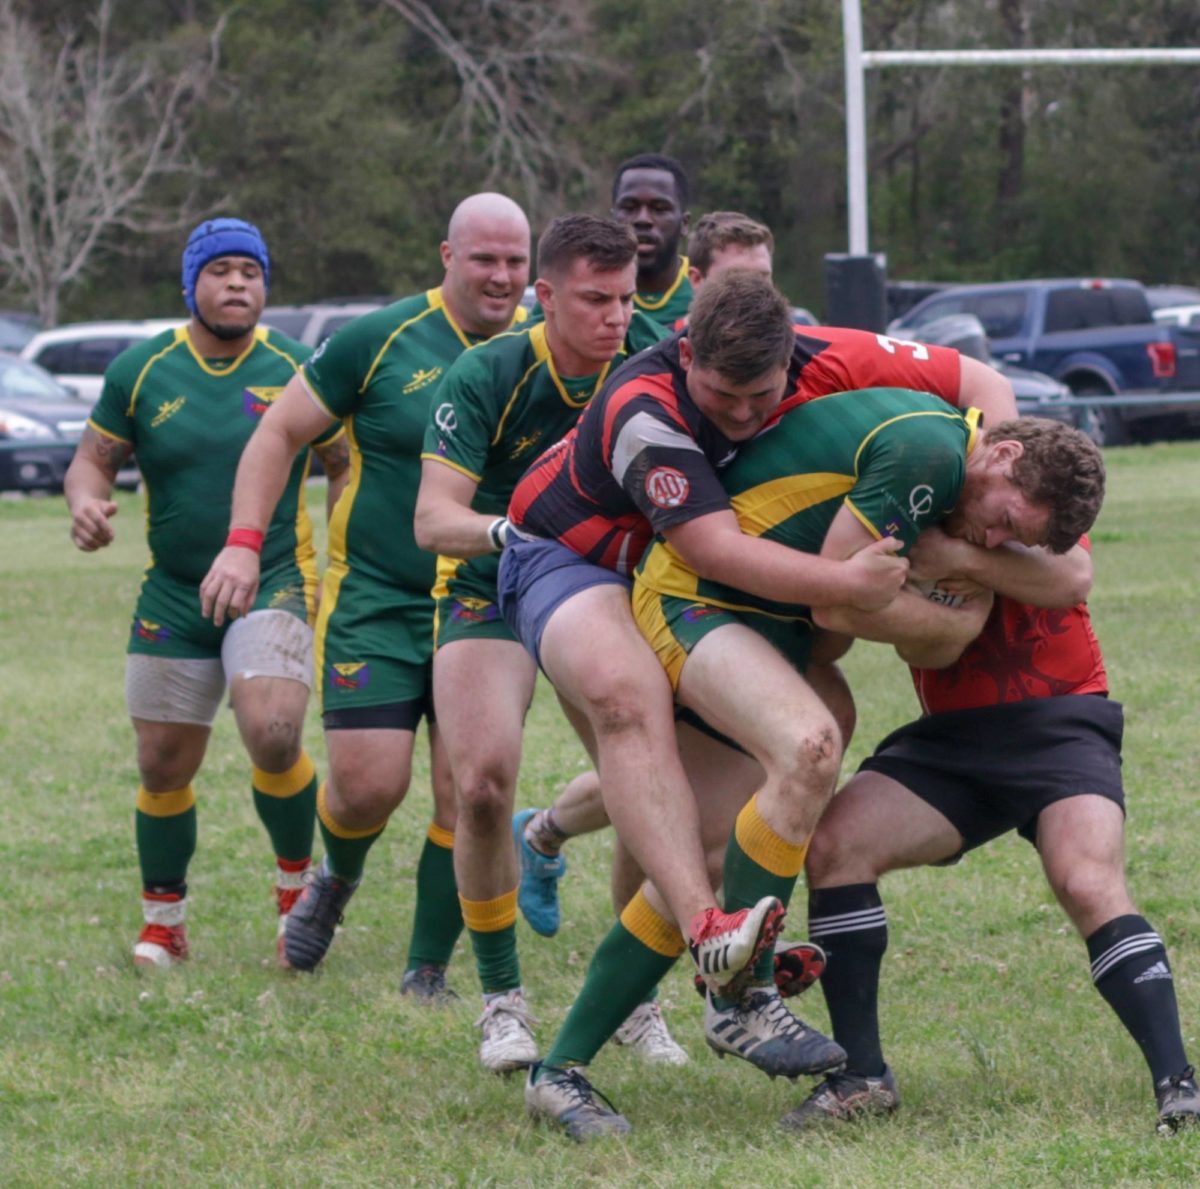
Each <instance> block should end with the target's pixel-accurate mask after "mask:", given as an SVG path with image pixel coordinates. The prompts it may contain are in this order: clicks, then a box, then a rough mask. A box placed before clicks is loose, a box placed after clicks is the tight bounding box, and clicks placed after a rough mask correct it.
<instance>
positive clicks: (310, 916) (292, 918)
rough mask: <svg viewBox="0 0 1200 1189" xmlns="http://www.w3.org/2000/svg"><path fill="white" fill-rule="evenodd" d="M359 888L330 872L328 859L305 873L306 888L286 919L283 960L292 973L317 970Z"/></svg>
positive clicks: (355, 884)
mask: <svg viewBox="0 0 1200 1189" xmlns="http://www.w3.org/2000/svg"><path fill="white" fill-rule="evenodd" d="M357 888H358V884H357V883H346V881H345V880H342V879H338V877H337V876H336V875H333V874H332V873H331V872H330V870H329V860H328V859H325V860H323V861H322V863H321V865H320V867H318V868H316V869H315V870H310V871H308V872H306V874H305V880H304V888H303V889H302V890H301V892H300V895H299V896H298V897H297V899H296V902H295V904H294V905H293V906H292V910H291V912H289V913H288V914H287V916H286V917H285V918H284V929H283V960H284V962H285V964H286V965H287V966H290V967H291V968H292V969H293V970H315V969H316V968H317V966H318V964H319V963H320V961H321V959H322V958H324V957H325V954H326V953H327V952H328V950H329V946H330V944H331V943H332V941H333V935H334V933H335V932H336V931H337V927H338V926H339V925H340V924H341V923H342V913H343V910H344V909H345V907H346V905H347V904H348V903H349V901H350V897H351V896H353V895H354V892H355V890H356V889H357Z"/></svg>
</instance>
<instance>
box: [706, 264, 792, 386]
mask: <svg viewBox="0 0 1200 1189" xmlns="http://www.w3.org/2000/svg"><path fill="white" fill-rule="evenodd" d="M687 339H688V342H689V343H690V344H691V348H692V352H693V353H694V355H695V357H696V362H697V363H698V364H699V365H700V366H701V367H702V368H709V369H712V370H713V371H715V372H719V373H720V374H721V375H722V376H724V377H725V378H726V379H727V380H729V381H730V382H731V383H734V384H749V383H750V382H751V381H752V380H757V379H758V378H759V376H762V375H765V374H766V373H767V372H769V371H771V370H772V369H773V368H777V367H786V366H787V364H788V361H789V360H790V359H791V356H792V347H793V345H794V344H795V341H796V332H795V330H794V329H793V327H792V307H791V306H790V305H788V302H787V298H785V297H784V296H783V294H782V293H780V292H779V290H778V289H776V288H775V286H774V285H772V284H771V282H770V280H768V279H767V278H766V277H764V276H763V275H762V274H761V273H756V272H747V271H746V270H745V269H733V270H732V271H730V272H727V273H723V274H722V275H721V276H719V277H717V278H716V279H715V280H712V281H708V282H706V283H705V285H704V288H702V289H701V290H700V292H699V293H697V294H696V296H695V298H694V299H693V301H692V304H691V307H690V308H689V310H688V327H687Z"/></svg>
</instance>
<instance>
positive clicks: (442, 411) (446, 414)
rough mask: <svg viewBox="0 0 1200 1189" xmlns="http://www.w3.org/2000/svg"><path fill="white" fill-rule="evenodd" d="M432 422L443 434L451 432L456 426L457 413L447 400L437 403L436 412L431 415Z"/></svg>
mask: <svg viewBox="0 0 1200 1189" xmlns="http://www.w3.org/2000/svg"><path fill="white" fill-rule="evenodd" d="M433 423H434V425H436V426H437V427H438V429H440V430H441V431H442V433H445V434H453V433H454V431H455V430H456V429H457V428H458V415H457V414H456V413H455V412H454V406H453V405H452V404H450V402H449V401H447V402H446V403H445V404H441V405H438V407H437V412H435V413H434V415H433Z"/></svg>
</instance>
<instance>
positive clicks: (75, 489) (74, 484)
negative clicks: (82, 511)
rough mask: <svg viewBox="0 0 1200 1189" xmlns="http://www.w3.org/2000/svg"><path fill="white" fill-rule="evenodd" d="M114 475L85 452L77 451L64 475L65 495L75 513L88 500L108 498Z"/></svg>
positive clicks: (71, 510)
mask: <svg viewBox="0 0 1200 1189" xmlns="http://www.w3.org/2000/svg"><path fill="white" fill-rule="evenodd" d="M112 488H113V476H112V475H110V474H109V473H108V472H107V471H106V470H104V468H102V467H101V466H100V465H99V464H98V463H96V462H95V461H93V460H92V459H90V458H88V457H86V456H85V455H84V454H82V453H80V452H77V453H76V455H75V457H74V458H72V459H71V465H70V466H69V467H67V473H66V475H65V476H64V477H63V495H64V496H65V497H66V500H67V508H68V509H69V510H70V512H71V514H72V515H74V514H75V513H76V512H77V511H78V510H79V507H80V505H81V504H83V503H85V502H86V501H87V500H106V499H108V497H109V496H110V495H112Z"/></svg>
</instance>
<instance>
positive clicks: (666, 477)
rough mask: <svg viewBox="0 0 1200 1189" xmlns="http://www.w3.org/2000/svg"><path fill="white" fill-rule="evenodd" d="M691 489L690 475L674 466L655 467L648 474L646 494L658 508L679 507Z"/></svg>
mask: <svg viewBox="0 0 1200 1189" xmlns="http://www.w3.org/2000/svg"><path fill="white" fill-rule="evenodd" d="M690 490H691V484H690V483H689V482H688V477H687V476H686V475H685V474H684V473H683V472H682V471H677V470H676V469H675V468H674V467H655V468H654V469H653V470H652V471H650V472H649V474H647V475H646V494H647V495H648V496H649V497H650V502H651V503H652V504H653V505H654V506H655V507H656V508H678V507H679V505H680V504H682V503H683V501H684V500H686V499H687V497H688V492H689V491H690Z"/></svg>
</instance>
